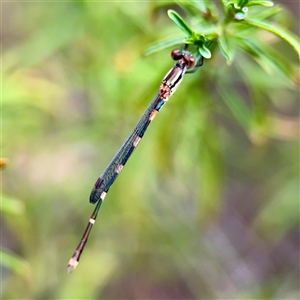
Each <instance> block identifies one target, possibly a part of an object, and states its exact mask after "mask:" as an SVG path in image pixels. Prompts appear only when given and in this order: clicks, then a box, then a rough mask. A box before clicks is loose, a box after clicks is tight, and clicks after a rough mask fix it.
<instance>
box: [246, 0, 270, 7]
mask: <svg viewBox="0 0 300 300" xmlns="http://www.w3.org/2000/svg"><path fill="white" fill-rule="evenodd" d="M254 5H261V6H268V7H271V6H273V5H274V3H273V2H272V1H268V0H251V1H249V2H248V3H247V6H254Z"/></svg>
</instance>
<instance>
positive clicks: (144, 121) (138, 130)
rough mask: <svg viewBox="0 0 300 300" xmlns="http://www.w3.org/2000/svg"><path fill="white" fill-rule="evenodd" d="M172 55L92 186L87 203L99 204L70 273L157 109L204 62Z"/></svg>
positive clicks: (185, 53)
mask: <svg viewBox="0 0 300 300" xmlns="http://www.w3.org/2000/svg"><path fill="white" fill-rule="evenodd" d="M171 56H172V58H173V59H174V60H175V61H177V63H176V64H175V66H174V67H173V68H172V69H171V70H170V71H169V72H168V73H167V75H166V76H165V78H164V79H163V80H162V83H161V85H160V89H159V92H158V94H157V96H156V97H155V98H154V100H153V101H152V102H151V103H150V105H149V107H148V108H147V109H146V111H145V113H144V114H143V116H142V118H141V119H140V121H139V122H138V124H137V126H136V127H135V129H134V130H133V132H132V133H131V135H130V136H129V137H128V138H127V140H126V141H125V143H124V144H123V145H122V147H121V148H120V150H119V151H118V152H117V154H116V155H115V157H114V158H113V159H112V161H111V162H110V163H109V165H108V166H107V167H106V169H105V170H104V171H103V173H102V174H101V175H100V177H99V178H98V180H97V181H96V183H95V185H94V188H93V190H92V193H91V196H90V202H91V203H93V204H94V203H97V202H98V203H97V205H96V208H95V210H94V212H93V213H92V215H91V217H90V220H89V223H88V225H87V227H86V230H85V232H84V234H83V236H82V238H81V240H80V243H79V245H78V246H77V248H76V250H75V253H74V254H73V256H72V257H71V259H70V261H69V264H68V272H69V273H70V272H72V271H73V270H74V269H75V268H76V267H77V265H78V262H79V259H80V256H81V254H82V251H83V249H84V247H85V245H86V242H87V240H88V237H89V234H90V232H91V229H92V227H93V225H94V223H95V221H96V218H97V215H98V212H99V209H100V207H101V205H102V202H103V200H104V198H105V196H106V194H107V192H108V190H109V188H110V187H111V185H112V184H113V183H114V181H115V180H116V178H117V177H118V175H119V174H120V172H121V171H122V169H123V168H124V166H125V164H126V162H127V160H128V159H129V157H130V156H131V154H132V153H133V151H134V149H135V148H136V147H137V145H138V144H139V142H140V141H141V139H142V137H143V135H144V133H145V131H146V130H147V128H148V126H149V125H150V123H151V122H152V121H153V119H154V118H155V116H156V115H157V113H158V112H159V110H160V109H161V108H162V107H163V106H164V104H165V103H166V102H167V101H168V99H169V98H170V96H171V95H172V94H173V93H174V92H175V91H176V89H177V88H178V86H179V84H180V83H181V81H182V79H183V76H184V74H185V73H186V72H187V71H191V70H193V69H194V68H195V67H198V66H201V65H202V63H203V57H201V58H200V59H199V61H198V63H197V61H196V59H195V57H194V56H193V55H192V54H191V53H190V52H188V51H186V50H173V51H172V53H171Z"/></svg>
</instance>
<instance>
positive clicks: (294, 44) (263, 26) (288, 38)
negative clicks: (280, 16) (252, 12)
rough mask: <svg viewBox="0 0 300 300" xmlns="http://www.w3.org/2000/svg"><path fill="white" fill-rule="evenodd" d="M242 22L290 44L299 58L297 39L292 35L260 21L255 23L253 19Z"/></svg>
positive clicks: (299, 51)
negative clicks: (270, 33)
mask: <svg viewBox="0 0 300 300" xmlns="http://www.w3.org/2000/svg"><path fill="white" fill-rule="evenodd" d="M244 21H245V22H247V23H248V24H250V25H252V26H254V27H257V28H261V29H264V30H267V31H269V32H272V33H273V34H275V35H277V36H278V37H279V38H281V39H282V40H284V41H285V42H287V43H288V44H290V45H291V46H292V47H293V48H294V50H295V51H296V53H297V54H298V56H300V43H299V38H297V37H296V36H295V35H294V34H293V33H291V32H288V31H287V30H286V29H284V28H282V27H280V26H278V25H275V24H268V23H265V22H262V21H256V20H254V19H251V20H250V19H245V20H244Z"/></svg>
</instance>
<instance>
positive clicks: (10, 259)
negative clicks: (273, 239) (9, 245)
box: [0, 249, 30, 277]
mask: <svg viewBox="0 0 300 300" xmlns="http://www.w3.org/2000/svg"><path fill="white" fill-rule="evenodd" d="M0 258H1V265H2V266H4V267H6V268H8V269H9V270H12V271H13V272H15V273H17V274H19V275H21V276H26V277H28V275H29V273H30V267H29V264H28V263H27V262H26V261H25V260H23V259H22V258H21V257H18V256H17V255H16V254H14V253H10V252H8V251H5V250H3V249H0Z"/></svg>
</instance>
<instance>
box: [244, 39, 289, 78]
mask: <svg viewBox="0 0 300 300" xmlns="http://www.w3.org/2000/svg"><path fill="white" fill-rule="evenodd" d="M240 43H241V46H242V47H243V48H244V49H245V51H246V52H248V53H249V54H250V55H251V56H252V57H253V59H254V60H255V61H256V62H257V63H258V64H259V65H260V66H261V67H262V68H263V69H264V70H265V71H266V72H268V73H270V70H272V69H273V67H275V68H276V69H277V70H278V71H280V72H281V73H283V74H284V75H285V76H288V77H289V76H291V67H290V66H289V65H287V64H286V63H284V61H283V60H282V58H281V57H279V56H278V53H275V52H274V51H272V49H271V47H268V45H266V44H265V45H262V44H259V43H256V42H255V41H250V40H248V39H247V40H246V39H243V40H240Z"/></svg>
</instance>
